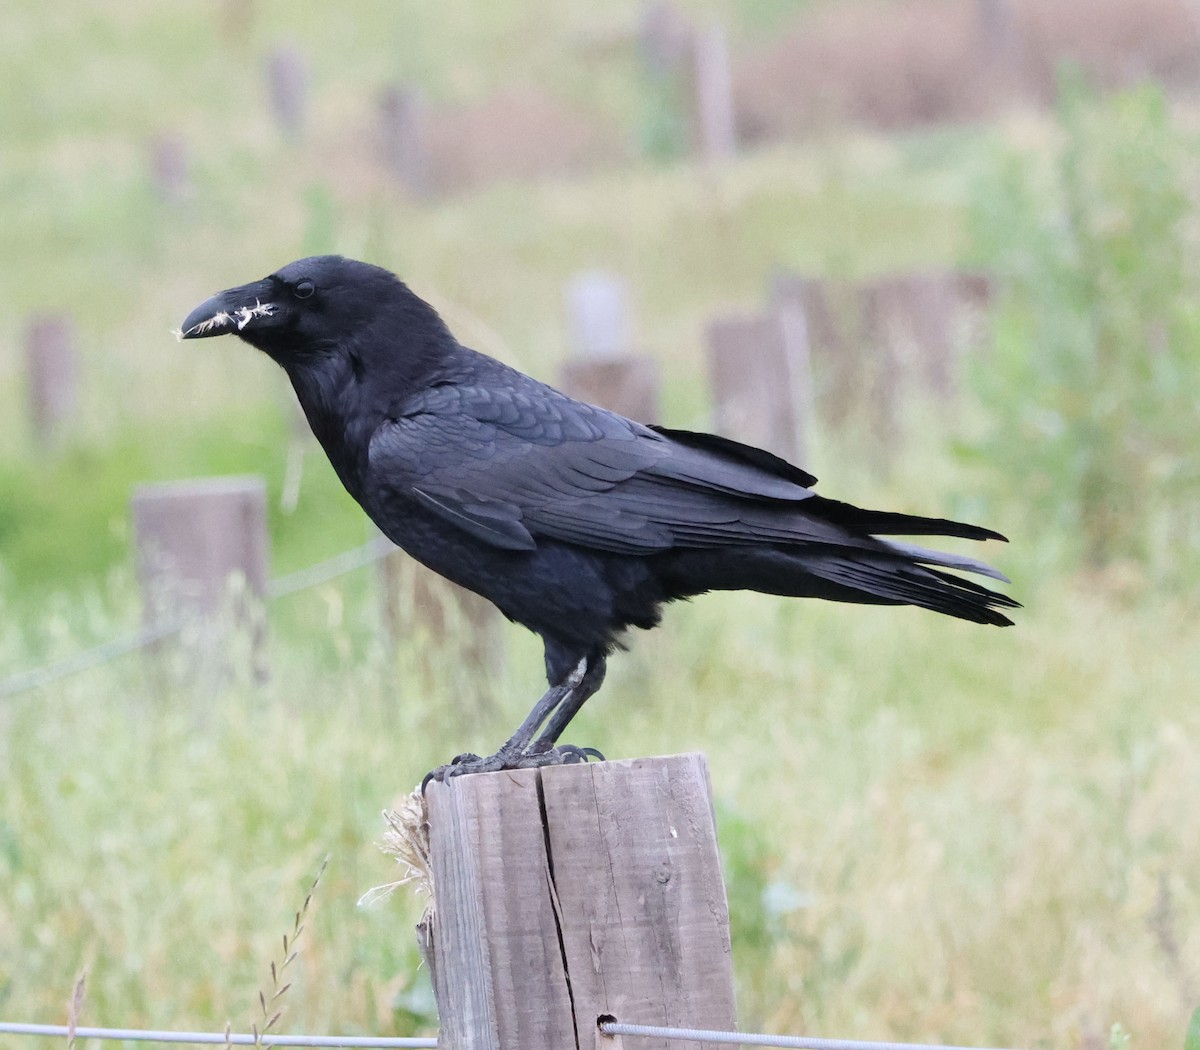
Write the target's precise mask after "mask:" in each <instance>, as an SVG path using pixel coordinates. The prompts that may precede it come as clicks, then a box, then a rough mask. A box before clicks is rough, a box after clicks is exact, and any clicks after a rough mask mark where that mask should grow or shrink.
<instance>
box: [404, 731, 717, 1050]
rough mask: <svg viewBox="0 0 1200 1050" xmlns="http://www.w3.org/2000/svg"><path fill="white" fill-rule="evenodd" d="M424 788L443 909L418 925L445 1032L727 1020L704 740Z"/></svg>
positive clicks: (530, 1031)
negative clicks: (606, 1020) (668, 752)
mask: <svg viewBox="0 0 1200 1050" xmlns="http://www.w3.org/2000/svg"><path fill="white" fill-rule="evenodd" d="M426 800H427V803H428V816H429V855H430V861H431V865H432V869H433V885H434V893H435V894H436V899H437V909H436V911H435V912H434V914H433V915H432V917H431V919H429V920H428V922H427V923H424V924H422V926H420V927H418V938H419V940H420V943H421V947H422V952H423V954H424V955H425V957H426V961H427V962H428V964H429V970H430V975H431V977H432V978H433V986H434V992H435V994H436V996H437V1004H438V1015H439V1027H440V1033H439V1036H438V1038H439V1046H442V1047H444V1048H445V1050H562V1048H564V1047H577V1046H578V1047H596V1046H600V1045H608V1044H609V1043H610V1042H611V1043H612V1045H613V1046H620V1045H621V1044H620V1040H619V1039H615V1040H612V1039H608V1038H602V1037H601V1036H600V1034H599V1032H598V1030H597V1021H598V1019H599V1018H601V1017H615V1018H616V1019H617V1020H619V1021H625V1022H628V1023H633V1024H651V1025H680V1026H684V1025H686V1026H689V1027H698V1028H708V1029H724V1030H730V1029H733V1028H734V1026H735V1020H736V1019H735V1006H734V994H733V968H732V965H731V957H730V941H729V909H728V904H727V902H726V895H725V886H724V883H723V881H722V876H721V860H720V855H719V853H718V851H717V837H716V829H715V826H714V821H713V809H712V789H711V786H710V784H709V778H708V767H707V764H706V763H705V760H704V756H703V755H699V754H686V755H673V756H670V757H665V758H639V759H631V760H625V761H619V762H600V763H586V764H582V763H581V764H577V765H569V766H549V767H546V768H544V769H540V770H537V769H528V770H514V771H511V772H505V773H483V774H476V775H473V776H464V777H458V778H454V779H451V780H449V781H447V782H446V783H445V784H441V783H437V782H434V783H431V784H430V785H429V790H428V792H427V795H426ZM643 1045H644V1046H646V1047H647V1048H654V1050H658V1048H660V1047H666V1045H667V1044H666V1043H665V1042H664V1041H662V1040H654V1041H645V1042H644V1043H643ZM710 1045H711V1044H704V1043H694V1042H688V1043H672V1044H671V1046H673V1047H686V1048H691V1050H698V1048H702V1047H706V1046H710Z"/></svg>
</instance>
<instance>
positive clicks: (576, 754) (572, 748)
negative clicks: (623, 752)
mask: <svg viewBox="0 0 1200 1050" xmlns="http://www.w3.org/2000/svg"><path fill="white" fill-rule="evenodd" d="M552 751H554V752H557V753H558V755H559V761H560V762H561V763H563V764H564V765H572V764H574V763H576V762H587V761H589V760H590V759H593V758H594V759H595V760H596V761H597V762H603V761H604V756H603V755H602V754H600V752H599V751H597V750H596V749H595V748H594V747H578V746H577V745H575V744H559V745H558V747H556V748H552Z"/></svg>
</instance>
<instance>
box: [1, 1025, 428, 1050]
mask: <svg viewBox="0 0 1200 1050" xmlns="http://www.w3.org/2000/svg"><path fill="white" fill-rule="evenodd" d="M71 1031H72V1030H71V1029H70V1028H68V1026H67V1025H65V1024H13V1023H8V1022H0V1034H6V1035H46V1036H66V1035H69V1034H70V1033H71ZM74 1033H75V1038H76V1039H121V1040H128V1041H131V1042H142V1043H205V1044H216V1045H219V1046H224V1045H225V1043H226V1038H227V1037H226V1035H225V1033H224V1032H161V1031H155V1030H153V1029H149V1028H84V1027H83V1026H82V1025H77V1026H76V1027H75V1029H74ZM228 1042H229V1043H230V1045H232V1046H254V1045H255V1043H256V1040H255V1038H254V1036H253V1035H247V1034H245V1033H241V1032H232V1033H230V1034H229V1036H228ZM257 1042H258V1043H259V1044H260V1045H262V1046H264V1047H266V1046H344V1047H379V1048H382V1050H388V1048H410V1047H411V1048H414V1050H416V1048H420V1050H437V1045H438V1042H437V1040H436V1039H430V1038H425V1037H421V1038H409V1037H403V1038H401V1037H390V1038H385V1037H383V1036H358V1035H264V1036H263V1037H262V1038H261V1040H258V1041H257Z"/></svg>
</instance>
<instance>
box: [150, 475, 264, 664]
mask: <svg viewBox="0 0 1200 1050" xmlns="http://www.w3.org/2000/svg"><path fill="white" fill-rule="evenodd" d="M131 511H132V517H133V531H134V542H135V544H136V560H137V573H138V580H139V583H140V585H141V591H142V608H143V619H144V621H145V623H146V626H148V627H151V628H155V627H165V626H168V625H170V624H172V623H177V622H182V623H183V624H185V625H196V626H198V627H199V631H198V632H197V637H195V638H194V639H191V641H192V642H193V645H194V648H195V652H196V654H197V655H198V656H199V657H201V658H202V660H203V661H204V662H205V663H212V664H222V663H225V662H226V656H227V653H226V650H227V649H228V646H229V642H230V641H231V640H232V636H231V635H230V633H229V632H228V631H227V630H220V629H217V628H218V627H220V625H221V624H222V621H224V622H225V623H226V624H228V623H232V625H233V626H234V627H240V628H242V629H246V628H249V631H250V641H251V650H252V655H251V660H252V668H253V670H254V673H255V674H256V675H257V676H261V675H262V674H263V672H264V670H265V665H264V663H263V654H262V642H263V638H264V625H263V621H262V618H261V615H260V610H261V606H262V602H263V601H264V600H265V598H266V590H267V572H268V569H267V562H268V552H269V540H268V537H267V495H266V485H265V484H264V482H263V480H262V478H259V477H231V478H204V479H200V480H196V481H176V482H168V483H166V484H156V485H140V486H138V488H137V489H135V491H134V494H133V498H132V500H131ZM235 580H237V581H240V582H241V583H242V584H243V585H244V589H243V590H242V591H241V592H240V593H238V592H236V591H234V589H233V588H232V587H231V584H232V583H233V582H234V581H235Z"/></svg>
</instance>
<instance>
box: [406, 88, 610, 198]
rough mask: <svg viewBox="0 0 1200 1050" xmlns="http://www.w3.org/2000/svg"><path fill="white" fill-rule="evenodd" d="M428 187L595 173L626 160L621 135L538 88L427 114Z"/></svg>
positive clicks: (455, 187) (462, 186)
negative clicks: (430, 184) (429, 179)
mask: <svg viewBox="0 0 1200 1050" xmlns="http://www.w3.org/2000/svg"><path fill="white" fill-rule="evenodd" d="M427 131H428V144H429V154H430V175H431V182H432V185H433V186H434V187H436V188H437V189H438V190H461V189H465V188H468V187H474V186H480V185H483V184H485V183H488V182H494V181H497V180H509V179H513V180H517V179H536V178H540V177H546V176H556V175H564V174H571V173H578V172H586V171H592V170H595V169H596V168H599V167H603V166H606V165H615V164H619V163H621V162H622V161H624V160H627V159H628V155H629V148H628V146H627V145H626V143H625V142H624V141H623V136H622V135H621V134H620V133H619V132H618V131H617V130H616V129H614V128H611V127H607V126H605V125H604V124H603V123H602V122H601V121H599V120H598V119H597V118H595V117H594V116H592V115H591V114H587V113H582V112H579V111H577V110H575V109H573V108H572V107H570V106H569V105H567V104H565V103H563V102H561V101H559V100H558V99H555V98H553V97H551V96H550V95H548V94H546V93H545V92H543V91H540V90H538V89H536V88H533V87H519V88H512V89H509V90H506V91H503V92H501V93H499V94H497V95H494V96H493V97H491V98H489V99H487V100H486V101H484V102H482V103H479V104H478V105H475V106H470V107H466V108H456V109H447V110H434V111H432V112H430V113H429V116H428V125H427Z"/></svg>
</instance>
